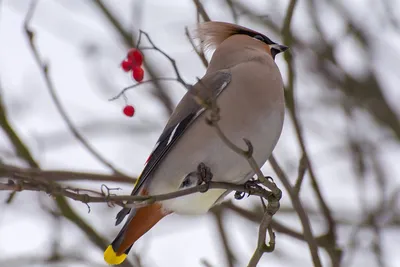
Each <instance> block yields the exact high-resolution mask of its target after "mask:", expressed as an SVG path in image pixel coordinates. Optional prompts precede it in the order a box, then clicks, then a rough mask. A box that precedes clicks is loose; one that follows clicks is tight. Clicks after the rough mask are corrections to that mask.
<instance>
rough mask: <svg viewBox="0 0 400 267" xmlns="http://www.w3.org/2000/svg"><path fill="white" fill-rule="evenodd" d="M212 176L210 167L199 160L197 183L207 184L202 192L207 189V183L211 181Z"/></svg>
mask: <svg viewBox="0 0 400 267" xmlns="http://www.w3.org/2000/svg"><path fill="white" fill-rule="evenodd" d="M212 177H213V174H212V172H211V169H210V168H209V167H207V166H206V165H205V164H204V163H203V162H201V163H200V164H199V165H198V166H197V178H198V180H197V185H201V184H202V183H204V184H206V185H207V186H206V188H205V190H203V191H201V192H202V193H204V192H206V191H208V185H209V183H210V182H211V179H212Z"/></svg>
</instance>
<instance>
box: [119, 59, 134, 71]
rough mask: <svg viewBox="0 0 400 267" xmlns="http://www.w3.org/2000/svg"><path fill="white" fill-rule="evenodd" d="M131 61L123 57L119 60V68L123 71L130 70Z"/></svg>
mask: <svg viewBox="0 0 400 267" xmlns="http://www.w3.org/2000/svg"><path fill="white" fill-rule="evenodd" d="M132 65H133V64H132V61H131V60H129V59H125V60H124V61H122V62H121V68H122V69H123V70H124V71H125V72H128V71H130V70H132Z"/></svg>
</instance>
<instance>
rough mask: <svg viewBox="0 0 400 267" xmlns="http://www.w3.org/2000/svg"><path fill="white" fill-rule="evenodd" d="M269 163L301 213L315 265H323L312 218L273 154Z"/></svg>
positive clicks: (298, 212)
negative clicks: (313, 231) (312, 227)
mask: <svg viewBox="0 0 400 267" xmlns="http://www.w3.org/2000/svg"><path fill="white" fill-rule="evenodd" d="M269 163H270V164H271V166H272V168H273V169H274V171H275V173H276V174H277V175H278V177H279V179H280V181H281V182H282V183H283V186H284V187H285V189H286V191H287V192H288V193H289V196H290V200H291V201H292V205H293V208H294V209H295V210H296V212H297V214H298V215H299V218H300V221H301V224H302V226H303V231H304V238H305V239H306V241H307V243H308V247H309V249H310V252H311V257H312V259H313V262H314V266H315V267H322V264H321V260H320V258H319V255H318V247H317V242H316V240H315V238H314V236H313V233H312V231H311V224H310V220H309V219H308V216H307V213H306V211H305V210H304V207H303V205H302V204H301V200H300V198H299V196H298V194H296V193H295V191H294V189H293V187H292V186H291V185H290V182H289V179H288V178H287V176H286V174H285V173H284V172H283V170H282V169H281V167H280V166H279V164H278V162H277V161H276V160H275V158H274V156H273V155H271V157H270V158H269Z"/></svg>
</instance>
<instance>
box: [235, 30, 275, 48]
mask: <svg viewBox="0 0 400 267" xmlns="http://www.w3.org/2000/svg"><path fill="white" fill-rule="evenodd" d="M234 34H245V35H248V36H250V37H253V38H256V36H257V38H256V39H257V40H260V41H262V42H264V43H266V44H268V45H272V44H275V43H274V42H272V40H271V39H269V38H268V37H267V36H265V35H263V34H260V33H257V32H253V31H247V30H243V29H240V30H238V31H237V32H235V33H234ZM258 36H260V37H261V38H262V39H258V38H259V37H258Z"/></svg>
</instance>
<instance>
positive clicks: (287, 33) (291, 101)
mask: <svg viewBox="0 0 400 267" xmlns="http://www.w3.org/2000/svg"><path fill="white" fill-rule="evenodd" d="M296 4H297V0H291V1H290V3H289V5H288V8H287V12H286V18H285V20H284V26H283V28H282V35H283V38H284V42H285V44H286V45H289V46H290V45H291V43H292V42H293V35H292V32H291V29H290V26H291V21H292V17H293V13H294V9H295V6H296ZM288 52H289V53H285V55H284V57H285V60H286V62H287V66H288V86H287V88H286V92H285V96H286V100H287V107H288V109H289V114H290V116H291V118H292V121H293V124H294V128H295V131H296V136H297V139H298V142H299V144H300V147H301V150H302V153H303V157H304V160H305V161H306V162H307V166H308V171H309V174H310V178H311V185H312V188H313V190H314V192H315V194H316V196H317V200H318V203H319V206H320V208H321V210H322V213H323V214H324V216H325V219H326V221H327V223H328V229H329V230H328V235H329V236H330V237H331V242H332V243H333V244H336V223H335V220H334V219H333V216H332V213H331V211H330V209H329V207H328V205H327V204H326V201H325V199H324V198H323V196H322V193H321V190H320V188H319V184H318V179H317V177H316V174H315V171H314V168H313V165H312V162H311V160H310V157H309V154H308V151H307V148H306V145H305V141H304V136H303V131H302V128H301V125H300V122H299V119H298V117H297V111H296V102H295V98H294V80H295V71H294V61H293V54H292V52H291V51H288ZM299 186H300V185H299ZM334 246H335V247H336V245H334Z"/></svg>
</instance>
